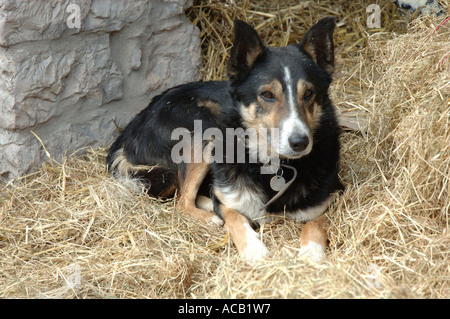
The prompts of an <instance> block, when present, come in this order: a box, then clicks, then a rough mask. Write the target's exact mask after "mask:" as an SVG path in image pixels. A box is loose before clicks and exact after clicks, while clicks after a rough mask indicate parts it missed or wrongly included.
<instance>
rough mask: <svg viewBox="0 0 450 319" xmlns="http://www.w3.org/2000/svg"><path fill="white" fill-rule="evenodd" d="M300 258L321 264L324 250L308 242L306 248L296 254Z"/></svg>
mask: <svg viewBox="0 0 450 319" xmlns="http://www.w3.org/2000/svg"><path fill="white" fill-rule="evenodd" d="M298 255H299V256H300V257H304V258H307V259H308V260H309V261H311V262H313V263H317V264H319V263H321V262H322V261H323V259H324V257H325V249H324V247H323V246H322V245H320V244H318V243H315V242H313V241H309V242H308V244H307V245H306V246H303V247H302V248H301V249H300V252H299V254H298Z"/></svg>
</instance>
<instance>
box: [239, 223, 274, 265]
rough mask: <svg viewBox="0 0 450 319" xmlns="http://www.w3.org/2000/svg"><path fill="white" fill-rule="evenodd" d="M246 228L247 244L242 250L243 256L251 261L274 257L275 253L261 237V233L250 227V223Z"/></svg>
mask: <svg viewBox="0 0 450 319" xmlns="http://www.w3.org/2000/svg"><path fill="white" fill-rule="evenodd" d="M246 226H247V225H246ZM246 228H247V234H246V235H247V236H246V239H247V246H246V247H245V248H244V250H243V251H242V252H241V257H242V258H244V259H246V260H248V261H250V262H256V261H260V260H264V259H266V258H270V257H272V256H273V254H272V253H271V252H270V250H269V249H268V248H267V247H266V245H264V244H263V242H262V241H261V240H260V239H259V235H258V234H257V233H256V232H255V231H254V230H253V229H252V228H251V227H250V225H248V226H247V227H246Z"/></svg>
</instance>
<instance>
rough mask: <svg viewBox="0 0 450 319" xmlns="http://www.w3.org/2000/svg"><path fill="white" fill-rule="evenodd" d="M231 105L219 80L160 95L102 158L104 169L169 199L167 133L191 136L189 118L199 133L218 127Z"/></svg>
mask: <svg viewBox="0 0 450 319" xmlns="http://www.w3.org/2000/svg"><path fill="white" fill-rule="evenodd" d="M232 105H233V101H232V99H231V97H230V95H229V91H228V82H225V81H211V82H193V83H188V84H184V85H180V86H178V87H174V88H171V89H169V90H167V91H165V92H164V93H162V94H161V95H158V96H156V97H155V98H154V99H153V100H152V102H151V103H150V104H149V105H148V106H147V107H146V108H145V109H143V110H142V111H141V112H140V113H139V114H138V115H137V116H136V117H135V118H134V119H133V120H132V121H131V122H130V123H129V124H128V125H127V126H126V128H125V129H124V130H123V131H122V132H121V134H120V135H119V137H118V138H117V139H116V140H115V142H114V143H113V144H112V145H111V147H110V150H109V153H108V157H107V160H106V162H107V166H108V169H109V171H111V172H112V173H113V174H115V175H120V176H129V177H131V178H136V179H138V180H139V181H140V182H141V183H143V184H144V185H145V186H146V189H147V192H148V193H149V194H150V195H152V196H159V197H170V196H172V195H173V193H174V191H175V189H176V188H177V186H178V185H177V183H178V182H177V179H178V170H179V166H178V165H177V164H176V163H174V161H173V158H172V156H171V155H172V154H171V150H172V148H173V147H174V145H175V144H176V143H177V141H176V138H178V136H176V137H175V138H174V140H172V132H174V131H175V130H177V129H180V128H185V129H187V131H189V132H192V131H193V130H194V121H195V120H198V121H201V123H202V130H203V131H204V130H206V129H208V128H211V127H215V128H221V127H222V122H223V121H222V119H221V117H222V116H223V113H224V112H225V113H229V112H230V108H231V106H232ZM224 108H226V110H223V109H224Z"/></svg>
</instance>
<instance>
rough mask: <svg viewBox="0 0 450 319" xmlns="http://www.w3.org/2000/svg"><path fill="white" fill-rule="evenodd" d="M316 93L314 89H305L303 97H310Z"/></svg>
mask: <svg viewBox="0 0 450 319" xmlns="http://www.w3.org/2000/svg"><path fill="white" fill-rule="evenodd" d="M313 95H314V92H313V91H312V90H309V89H308V90H306V91H305V94H304V95H303V97H304V98H305V99H308V100H309V99H310V98H312V96H313Z"/></svg>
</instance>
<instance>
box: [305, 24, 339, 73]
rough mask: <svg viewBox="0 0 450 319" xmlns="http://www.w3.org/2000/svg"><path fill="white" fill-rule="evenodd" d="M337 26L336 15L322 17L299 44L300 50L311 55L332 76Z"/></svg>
mask: <svg viewBox="0 0 450 319" xmlns="http://www.w3.org/2000/svg"><path fill="white" fill-rule="evenodd" d="M335 27H336V18H335V17H326V18H323V19H320V20H319V21H317V22H316V24H314V25H313V26H312V27H311V28H310V29H309V30H308V32H307V33H306V35H305V36H304V37H303V39H302V41H301V42H300V44H299V48H300V50H301V51H303V52H304V53H306V54H307V55H309V56H310V57H311V58H312V59H313V60H314V62H316V64H317V65H318V66H319V67H321V68H322V70H324V71H325V72H326V73H327V74H328V75H329V76H330V77H331V75H332V74H333V71H334V44H333V32H334V28H335Z"/></svg>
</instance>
